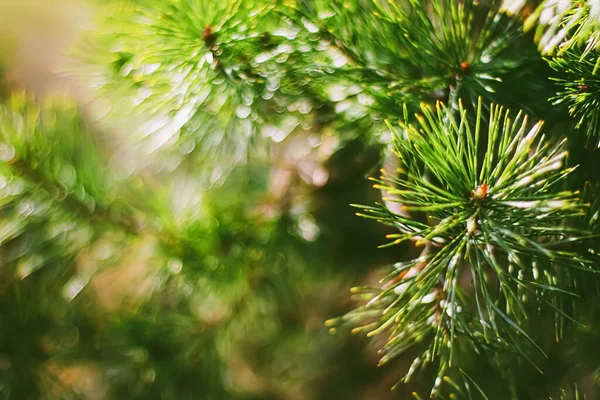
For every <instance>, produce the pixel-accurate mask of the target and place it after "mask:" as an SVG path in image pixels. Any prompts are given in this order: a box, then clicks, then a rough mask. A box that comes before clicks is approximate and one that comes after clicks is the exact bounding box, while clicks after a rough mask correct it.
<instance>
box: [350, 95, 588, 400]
mask: <svg viewBox="0 0 600 400" xmlns="http://www.w3.org/2000/svg"><path fill="white" fill-rule="evenodd" d="M482 108H483V107H482V103H481V100H480V102H479V107H478V112H477V115H476V116H475V118H474V121H472V120H470V119H469V116H468V115H467V111H466V110H465V109H464V108H463V107H462V105H460V106H459V109H458V110H457V111H456V112H455V111H454V110H452V109H450V108H448V107H447V106H445V105H443V104H438V105H437V107H436V108H435V109H432V108H430V107H428V106H423V107H422V113H421V114H419V115H417V120H418V124H417V125H412V124H408V123H403V124H400V129H399V130H394V132H395V133H394V135H395V137H394V138H395V141H394V143H395V153H396V155H397V156H398V162H399V168H398V171H397V173H396V174H394V175H391V174H387V173H384V176H383V177H382V178H381V179H380V180H379V181H378V183H377V184H376V185H375V186H376V187H377V188H379V189H381V190H383V191H385V192H386V193H388V196H389V197H388V198H387V199H386V200H388V201H391V202H398V203H400V204H402V207H403V209H404V210H405V211H408V212H411V213H414V212H425V213H426V214H427V215H428V218H429V224H423V223H421V222H418V221H415V220H413V219H411V218H407V217H403V216H400V215H398V214H395V213H394V212H392V211H390V210H389V209H388V208H387V207H386V206H385V205H378V206H374V207H373V206H362V207H361V206H358V207H361V208H362V209H363V210H364V212H363V213H361V214H360V215H362V216H365V217H368V218H373V219H376V220H378V221H379V222H381V223H384V224H387V225H390V226H393V227H396V228H398V229H399V231H400V233H398V234H393V235H390V238H391V239H392V241H391V242H390V244H397V243H401V242H403V241H406V240H409V239H412V240H415V241H416V243H417V245H425V246H426V247H425V251H424V253H423V254H422V256H421V257H419V258H417V259H415V260H412V261H409V262H407V263H399V264H396V265H395V266H393V267H392V272H391V273H390V275H389V276H388V277H387V278H385V279H384V280H382V286H381V288H380V289H379V290H377V291H375V292H374V291H373V289H367V290H360V289H358V290H357V291H356V292H355V293H358V294H361V295H363V298H366V299H368V303H367V304H366V305H365V306H363V307H361V308H359V309H357V310H355V311H353V312H350V313H349V314H347V315H346V316H344V317H343V318H342V319H341V320H340V322H345V323H348V324H350V325H353V326H358V327H357V328H355V332H362V331H365V332H367V333H368V335H369V336H373V335H377V334H383V333H386V334H387V335H389V338H388V341H387V344H386V345H384V346H383V348H382V350H381V352H382V353H383V354H384V355H383V357H382V359H381V362H382V363H385V362H387V361H389V360H390V359H391V358H393V357H395V356H397V355H398V354H400V353H402V352H404V351H405V350H406V349H408V348H410V347H412V346H414V345H415V344H417V343H420V342H424V344H425V348H426V349H427V350H426V351H425V353H423V355H421V356H420V358H419V359H417V360H418V361H417V363H416V365H414V366H413V367H412V368H411V370H410V371H409V373H408V374H407V376H406V377H405V379H408V378H409V377H410V375H411V374H412V373H413V372H414V370H415V369H417V367H420V366H421V364H423V363H424V362H432V361H434V360H435V361H437V362H438V363H439V369H440V374H439V376H440V377H441V376H442V373H443V371H444V370H445V368H447V367H453V366H454V363H455V362H456V359H455V356H454V355H453V352H454V351H455V347H456V341H457V338H458V337H462V338H465V339H467V340H469V341H470V342H471V344H472V345H474V346H475V347H476V348H490V349H495V350H494V351H498V349H499V348H498V347H497V346H501V347H512V348H513V349H515V350H516V351H518V352H519V353H520V354H521V355H522V356H524V357H525V358H526V359H527V360H529V361H530V362H532V363H535V361H534V360H533V358H531V353H530V350H529V349H530V348H537V349H538V350H539V351H540V352H542V353H543V351H542V349H541V348H540V347H539V346H538V345H537V344H536V341H535V340H534V339H533V338H532V337H530V336H529V335H528V333H527V332H526V329H527V323H526V321H527V319H528V315H529V312H530V311H529V308H530V307H528V300H527V299H529V298H532V299H536V300H537V301H538V302H539V303H540V304H544V305H546V306H548V307H549V308H550V309H551V310H552V311H553V312H555V313H556V315H557V318H558V319H559V320H562V319H563V318H567V319H570V320H572V318H571V317H570V316H569V315H568V313H567V312H566V311H565V310H563V309H562V304H563V297H564V296H573V295H575V296H576V295H577V293H574V288H573V285H572V280H571V278H569V276H570V275H569V269H570V268H573V269H583V270H588V271H592V270H593V269H592V267H591V266H590V265H589V263H588V262H587V261H586V260H584V259H583V258H581V257H580V256H578V255H577V254H574V253H569V252H567V251H564V250H563V249H562V247H561V246H562V245H563V244H564V243H567V242H569V241H576V240H580V238H581V237H583V236H585V235H587V232H585V231H581V230H578V229H575V228H571V227H569V226H568V225H567V224H564V223H562V221H567V220H572V219H574V218H578V217H580V216H582V215H583V214H584V213H585V209H586V207H585V205H583V204H582V203H581V201H580V200H579V199H578V193H576V192H570V191H568V190H564V189H563V187H562V186H563V183H564V180H565V178H566V177H567V176H568V175H569V174H570V173H571V172H572V171H573V170H574V168H572V167H566V166H565V164H566V156H567V153H566V152H565V151H563V150H562V142H561V143H552V142H550V141H548V140H546V138H545V136H544V135H543V134H542V133H541V126H542V123H541V122H538V123H536V124H533V125H531V124H530V123H529V122H528V119H527V117H526V116H524V115H523V114H522V113H519V114H518V115H516V117H515V118H514V119H513V118H512V117H511V114H510V112H509V111H508V110H504V109H503V108H502V107H499V106H496V105H491V106H490V114H489V118H488V117H487V116H486V117H485V119H484V116H483V115H482ZM484 121H489V123H488V124H487V126H485V125H484ZM483 150H484V151H483ZM465 282H468V283H465ZM558 335H559V332H558V331H557V338H558ZM503 351H505V350H503ZM435 390H436V389H435V388H434V391H435Z"/></svg>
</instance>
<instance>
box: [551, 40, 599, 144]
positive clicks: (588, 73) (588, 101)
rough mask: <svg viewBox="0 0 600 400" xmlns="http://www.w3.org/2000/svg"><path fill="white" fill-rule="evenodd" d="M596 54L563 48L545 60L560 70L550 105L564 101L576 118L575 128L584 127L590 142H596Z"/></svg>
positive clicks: (597, 93)
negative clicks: (557, 89)
mask: <svg viewBox="0 0 600 400" xmlns="http://www.w3.org/2000/svg"><path fill="white" fill-rule="evenodd" d="M599 62H600V58H598V57H596V56H592V55H588V56H586V55H585V54H584V52H582V50H581V49H572V50H568V51H565V52H564V53H562V54H561V55H559V56H556V57H554V58H551V59H550V60H549V64H550V66H551V67H552V68H553V69H554V70H555V71H557V72H559V73H560V74H561V77H560V78H555V79H554V80H555V81H556V83H557V86H559V88H560V89H559V91H558V93H557V94H556V96H554V97H552V98H551V99H550V101H552V103H553V104H554V105H558V104H565V105H566V106H568V107H569V114H570V115H571V116H572V117H574V118H576V119H577V128H581V129H582V130H584V131H585V134H586V136H587V138H588V143H589V144H590V145H591V146H594V147H598V146H600V134H599V133H600V75H598V72H597V69H598V63H599Z"/></svg>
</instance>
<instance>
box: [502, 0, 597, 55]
mask: <svg viewBox="0 0 600 400" xmlns="http://www.w3.org/2000/svg"><path fill="white" fill-rule="evenodd" d="M524 5H525V1H524V0H504V3H503V9H504V10H506V11H508V12H509V13H514V12H517V11H519V10H520V9H521V8H522V7H523V6H524ZM599 18H600V4H599V3H598V2H597V1H595V0H585V1H582V0H562V1H556V0H544V1H543V2H542V3H541V4H540V5H539V6H538V7H537V8H536V9H535V10H534V11H533V13H531V15H529V16H527V20H526V21H525V29H526V30H530V29H533V28H535V38H536V41H537V42H538V48H539V50H540V52H541V53H542V54H554V53H556V54H558V55H560V54H562V53H563V52H565V51H567V50H570V49H572V48H574V47H576V46H580V45H585V51H584V55H587V54H588V53H589V52H591V51H593V50H595V49H596V48H597V47H598V44H599V43H600V22H599V21H600V19H599Z"/></svg>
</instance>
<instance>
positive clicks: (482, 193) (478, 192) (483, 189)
mask: <svg viewBox="0 0 600 400" xmlns="http://www.w3.org/2000/svg"><path fill="white" fill-rule="evenodd" d="M487 193H488V187H487V184H486V183H485V182H484V183H482V184H481V185H479V186H477V187H476V188H475V189H474V190H473V191H472V192H471V199H472V200H477V201H481V200H483V199H485V197H486V196H487Z"/></svg>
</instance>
